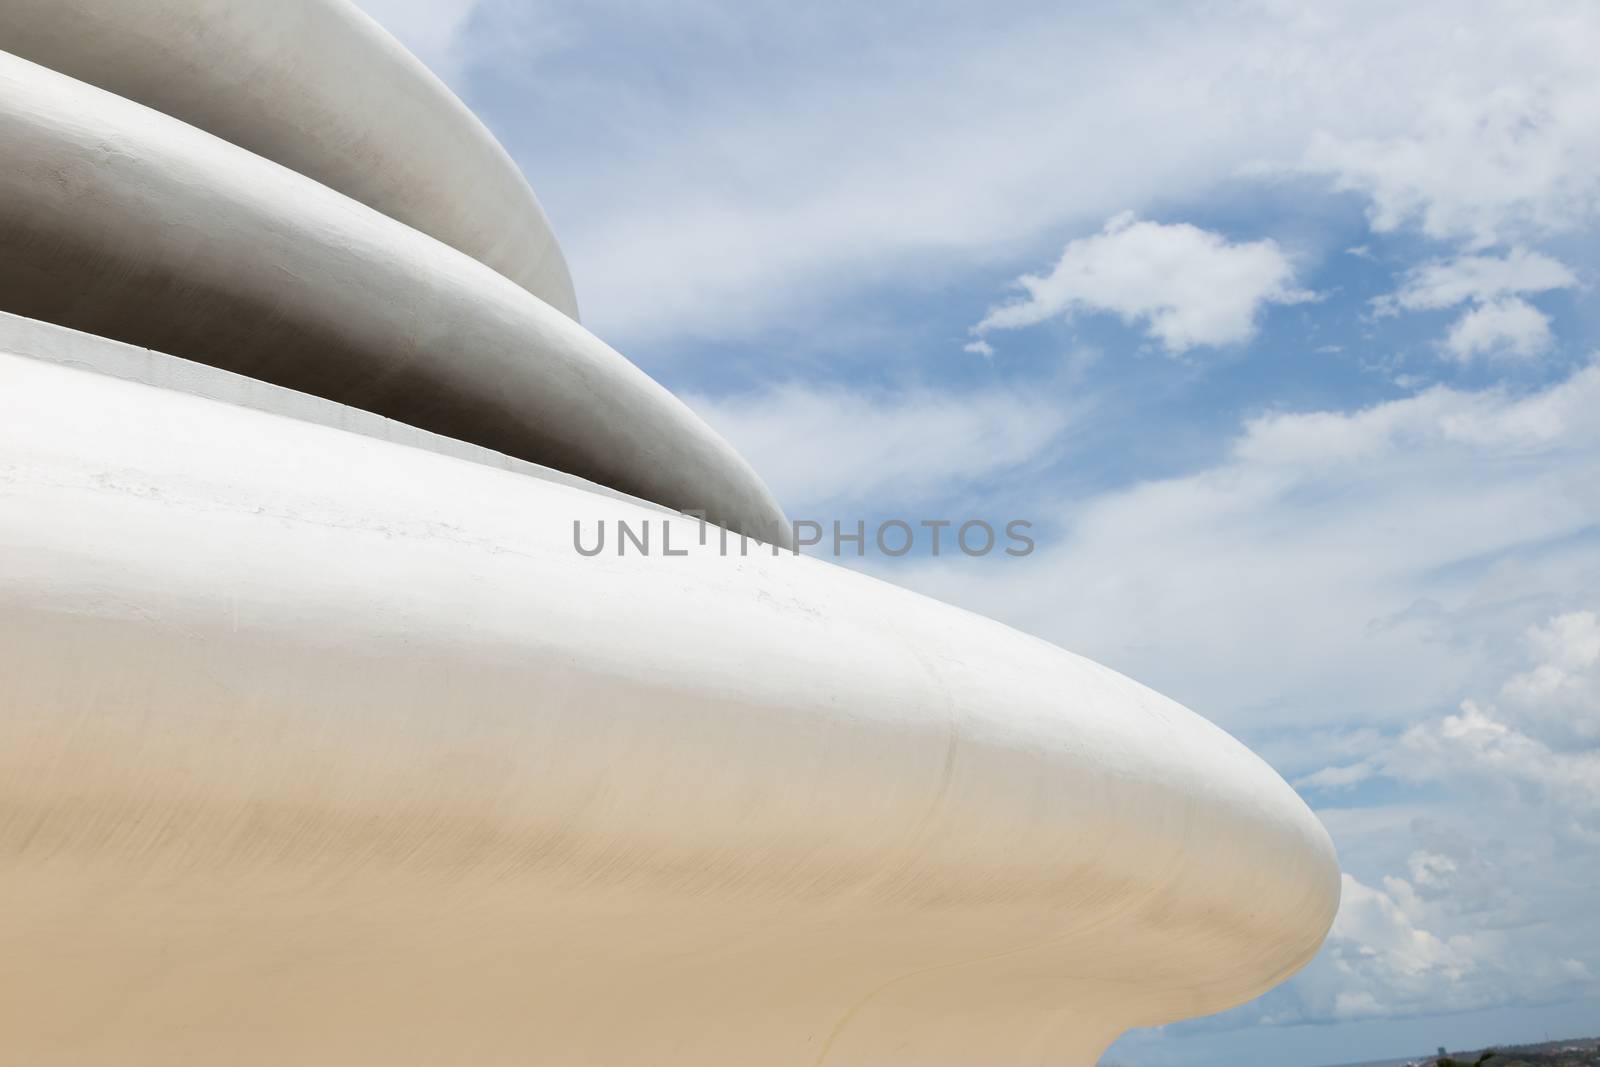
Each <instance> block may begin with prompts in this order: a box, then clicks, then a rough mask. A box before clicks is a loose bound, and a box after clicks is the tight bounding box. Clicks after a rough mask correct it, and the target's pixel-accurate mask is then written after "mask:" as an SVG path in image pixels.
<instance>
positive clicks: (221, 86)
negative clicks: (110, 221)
mask: <svg viewBox="0 0 1600 1067" xmlns="http://www.w3.org/2000/svg"><path fill="white" fill-rule="evenodd" d="M0 50H3V51H6V52H10V53H12V54H13V55H18V56H21V57H23V58H25V59H30V60H32V61H34V62H35V63H39V64H41V65H43V66H46V67H49V68H50V69H52V70H58V71H61V72H62V73H64V74H70V75H72V76H73V77H75V78H79V79H81V80H83V81H87V82H91V83H93V84H95V85H98V86H100V87H102V88H104V89H109V90H111V91H112V92H114V93H117V94H118V95H120V96H125V97H127V98H128V99H130V100H136V101H138V102H140V103H142V104H147V105H149V106H150V107H152V108H154V109H156V110H157V111H162V112H165V113H166V114H169V115H173V116H176V117H177V118H180V119H182V120H184V121H185V122H188V123H190V124H191V125H194V126H198V127H199V128H201V129H203V130H207V131H209V132H211V133H214V134H216V135H217V136H219V137H222V138H223V139H225V140H228V141H231V142H233V143H234V144H236V145H240V146H242V147H244V148H247V149H249V150H250V151H252V152H255V153H258V154H259V155H262V156H265V157H267V158H268V159H271V160H275V161H277V162H279V163H282V164H283V165H285V166H287V167H289V168H290V169H291V170H296V171H299V172H301V173H302V174H306V175H308V176H310V177H312V178H315V179H316V180H317V181H319V182H322V183H323V184H324V185H328V186H330V187H332V188H334V189H337V190H338V191H339V192H342V193H344V194H346V195H348V196H350V197H353V198H354V199H356V200H359V201H361V202H362V203H364V204H367V205H369V206H371V207H373V208H376V209H377V210H379V211H381V212H383V213H384V214H387V215H390V216H392V217H394V218H396V219H399V220H400V221H401V222H404V223H406V224H408V225H410V226H413V227H415V228H416V229H419V230H421V231H422V232H424V233H427V234H430V235H431V236H433V237H436V238H438V239H439V240H441V241H443V242H445V243H446V244H448V245H452V246H453V247H455V248H458V249H460V250H461V251H463V252H465V253H467V254H468V255H470V256H473V257H474V258H476V259H479V260H481V261H483V262H484V263H487V264H488V265H489V266H491V267H493V268H495V269H496V270H498V271H499V272H500V273H502V274H504V275H506V276H507V277H508V278H510V279H512V280H513V281H515V282H517V283H518V284H520V285H522V286H523V287H525V288H526V289H527V290H528V291H529V292H532V293H534V294H535V295H537V296H539V297H541V298H542V299H544V300H546V301H548V302H549V303H550V304H551V305H552V306H554V307H556V308H558V309H560V310H561V311H562V312H564V313H566V314H568V315H571V316H572V317H574V318H576V317H577V302H576V299H575V297H574V295H573V290H572V279H571V277H570V276H569V274H568V271H567V265H566V260H565V259H564V258H563V256H562V254H561V249H560V247H559V245H558V244H557V243H556V239H555V236H554V234H553V233H552V232H551V229H550V223H549V220H548V219H546V217H545V213H544V209H543V208H541V207H540V205H539V201H538V199H537V197H535V195H534V193H533V190H532V188H530V187H529V185H528V182H527V180H526V179H525V178H524V177H523V175H522V172H521V171H520V170H519V169H518V168H517V165H516V164H515V163H514V162H513V161H512V160H511V158H510V156H508V155H507V154H506V152H505V150H504V149H503V148H502V147H501V146H500V144H499V142H498V141H496V140H495V139H494V137H493V135H491V134H490V133H489V131H488V130H487V129H486V128H484V126H483V123H481V122H480V121H478V118H477V116H475V115H473V114H472V112H471V111H470V110H468V109H467V107H466V106H465V105H463V104H462V103H461V101H460V100H458V99H456V97H455V95H454V94H452V93H451V92H450V90H449V89H447V88H446V87H445V86H444V84H443V83H442V82H440V81H439V80H438V79H437V78H436V77H434V76H433V74H432V73H430V72H429V71H428V70H427V68H426V67H424V66H423V65H422V64H421V63H420V62H419V61H418V60H417V59H416V58H414V57H413V56H412V55H411V54H410V53H409V52H407V51H406V50H405V49H404V48H403V47H402V46H401V45H400V44H399V43H398V42H397V41H395V40H394V39H393V38H392V37H390V36H389V35H388V34H387V33H386V32H385V31H384V30H383V29H381V28H380V27H379V26H378V25H377V23H375V22H373V21H372V20H371V19H370V18H368V17H367V16H366V15H365V14H364V13H362V12H361V11H360V10H359V9H358V8H356V6H355V5H354V4H352V3H349V2H348V0H0ZM0 151H3V149H0Z"/></svg>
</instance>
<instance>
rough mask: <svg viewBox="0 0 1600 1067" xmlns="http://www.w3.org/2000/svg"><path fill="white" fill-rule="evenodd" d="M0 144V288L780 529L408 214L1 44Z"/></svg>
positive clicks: (652, 407)
mask: <svg viewBox="0 0 1600 1067" xmlns="http://www.w3.org/2000/svg"><path fill="white" fill-rule="evenodd" d="M110 6H112V7H115V6H116V5H110ZM135 6H137V5H135ZM244 6H245V7H249V6H252V5H244ZM0 158H3V159H4V160H5V164H4V166H0V248H4V250H5V255H4V256H3V257H0V310H6V311H10V312H13V313H16V314H20V315H24V316H27V317H29V318H34V319H39V320H42V321H46V322H53V323H57V324H60V325H64V326H69V327H72V328H74V329H78V330H83V331H85V332H88V333H93V334H97V335H100V336H103V337H109V338H114V339H117V340H121V341H126V342H129V343H132V344H136V345H141V346H144V347H147V348H152V349H156V350H159V351H163V352H168V353H171V354H174V355H178V356H183V357H185V358H188V359H193V360H196V361H198V362H202V363H208V364H211V365H214V366H218V367H222V368H225V369H227V370H231V371H236V372H238V373H241V374H245V375H247V376H250V377H254V378H259V379H261V380H264V381H268V382H273V383H275V384H278V385H283V386H286V387H289V388H292V389H296V390H299V391H302V392H306V393H311V394H313V395H316V396H321V397H326V398H328V399H330V400H334V401H337V402H339V403H344V404H349V405H352V406H354V407H359V408H363V409H365V410H368V411H373V412H376V413H378V414H381V415H385V416H388V417H390V418H393V419H396V420H398V421H401V422H404V423H407V424H409V425H413V426H416V427H419V428H422V429H425V430H430V431H433V432H436V433H439V434H443V435H445V436H448V437H454V438H459V439H461V440H464V441H469V442H472V443H474V444H478V445H482V446H484V447H487V448H492V449H495V450H497V451H501V452H505V453H507V454H508V455H512V456H515V457H517V458H520V459H525V460H528V461H531V462H535V463H541V464H544V465H547V466H551V467H555V468H557V469H559V470H563V471H566V472H568V473H571V474H574V475H577V476H579V477H582V478H587V479H590V480H593V481H596V482H599V483H601V484H604V485H607V486H610V487H612V488H614V489H617V490H619V491H621V492H624V493H628V494H630V495H634V496H638V497H642V498H644V499H647V500H651V501H654V502H657V503H660V504H662V505H665V506H667V507H670V508H674V509H676V510H680V511H694V512H703V513H704V514H705V515H706V516H707V517H708V518H709V519H710V521H712V522H714V523H717V524H718V525H721V526H726V527H728V528H730V529H733V530H736V531H739V532H742V533H746V534H749V535H750V536H753V537H756V538H759V539H761V540H763V541H766V542H770V543H774V544H782V545H787V544H789V543H790V541H791V537H792V535H791V533H790V531H789V529H788V524H787V522H786V520H785V518H784V516H783V513H782V510H781V509H780V508H779V507H778V505H777V502H776V501H775V500H774V499H773V497H772V495H771V493H770V492H769V491H768V490H767V489H766V487H765V486H764V485H763V484H762V482H761V480H760V478H758V477H757V476H756V474H755V473H754V471H752V470H751V469H750V467H749V465H748V464H747V463H746V462H745V461H744V460H743V459H742V458H741V457H740V456H739V455H738V454H737V453H736V452H735V451H734V450H733V449H732V448H731V447H730V446H729V445H728V444H727V443H726V442H725V441H723V440H722V438H720V437H719V436H717V434H716V433H714V432H713V431H712V430H711V429H710V428H709V427H708V426H706V425H705V423H704V422H703V421H702V420H700V419H699V418H698V417H697V416H695V415H694V414H693V413H692V412H690V411H689V409H688V408H687V407H686V406H685V405H684V404H683V403H682V402H681V401H680V400H678V399H677V398H676V397H674V396H673V395H672V394H671V393H669V392H668V391H667V390H665V389H663V388H662V387H661V386H660V385H658V384H657V383H656V382H654V381H653V380H651V379H650V377H649V376H648V375H646V374H645V373H644V372H642V371H640V370H639V369H638V368H637V367H635V366H634V365H633V364H631V363H629V362H628V361H627V360H626V359H624V358H623V357H622V356H620V355H618V354H617V353H616V352H615V351H613V350H612V349H611V348H609V347H608V346H607V345H605V344H604V343H603V342H601V341H600V340H598V339H597V338H595V337H594V336H593V335H592V334H590V333H589V332H588V331H586V330H585V329H584V328H583V327H582V326H580V325H579V324H578V323H576V322H575V321H573V320H572V319H570V318H568V317H567V316H565V315H563V314H561V313H560V312H558V311H556V310H555V309H553V308H552V307H551V306H550V305H549V304H547V303H546V302H545V301H542V300H540V299H538V298H537V297H534V296H532V295H531V294H529V293H528V292H527V291H526V290H525V289H523V288H521V287H520V286H518V285H516V284H515V283H513V282H511V281H510V280H508V279H507V278H506V277H505V276H503V275H502V274H500V273H498V272H496V271H494V270H492V269H490V268H489V267H487V266H485V265H484V264H483V263H480V262H479V261H477V260H475V259H473V258H472V257H470V256H468V255H466V254H464V253H462V252H459V251H457V250H455V249H453V248H451V247H449V246H447V245H445V244H443V243H442V242H440V241H438V240H436V239H434V238H432V237H429V236H427V235H426V234H423V233H421V232H419V231H417V230H415V229H413V228H411V227H410V226H407V225H404V224H403V223H401V222H398V221H396V220H395V219H392V218H390V217H388V216H387V215H384V214H382V213H380V212H378V211H375V210H373V209H372V208H369V207H367V206H365V205H363V204H360V203H358V202H356V201H355V200H352V199H350V198H349V197H347V196H344V195H342V194H340V193H338V192H336V191H334V190H332V189H330V188H328V187H327V186H324V185H322V184H320V183H318V182H316V181H313V180H312V179H310V178H308V177H305V176H304V175H302V174H299V173H297V172H295V171H293V170H290V169H288V168H287V167H284V166H280V165H278V164H276V163H273V162H271V161H269V160H267V159H265V158H263V157H261V156H258V155H255V154H253V153H251V152H247V151H245V150H244V149H242V148H239V147H237V146H236V145H233V144H230V143H228V142H227V141H224V140H222V139H220V138H218V137H215V136H212V135H211V134H208V133H205V132H203V131H202V130H199V129H197V128H195V127H193V126H190V125H188V124H186V123H183V122H180V121H178V120H177V119H174V118H171V117H169V116H167V115H163V114H160V113H158V112H156V111H153V110H151V109H149V108H147V107H144V106H142V105H140V104H136V103H133V102H131V101H129V100H126V99H124V98H122V97H119V96H116V95H114V94H112V93H109V92H105V91H103V90H101V89H97V88H95V87H93V86H90V85H88V84H86V83H83V82H80V81H77V80H76V79H73V78H70V77H68V76H66V75H64V74H60V73H57V72H55V71H51V70H48V69H46V68H44V67H41V66H38V65H36V64H34V63H31V62H28V61H26V60H23V59H19V58H17V57H15V56H11V55H6V54H0ZM468 199H470V197H468Z"/></svg>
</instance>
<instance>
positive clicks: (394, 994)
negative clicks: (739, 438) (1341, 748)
mask: <svg viewBox="0 0 1600 1067" xmlns="http://www.w3.org/2000/svg"><path fill="white" fill-rule="evenodd" d="M13 336H15V335H13ZM11 347H13V348H16V347H21V344H20V343H18V342H16V341H15V340H13V341H12V344H11ZM602 518H605V519H610V520H616V519H619V518H626V519H631V520H634V521H636V522H638V521H642V520H644V519H646V518H651V519H655V520H657V521H658V522H659V521H660V519H661V516H660V515H659V514H657V513H653V512H646V511H641V510H638V509H635V508H633V507H631V506H630V505H628V504H626V503H623V502H620V501H616V500H614V499H610V498H607V497H602V496H598V495H594V494H590V493H586V492H583V491H581V490H579V489H575V488H572V487H568V486H562V485H557V484H553V483H550V482H546V481H541V480H538V479H534V478H528V477H524V476H520V475H517V474H514V473H511V472H507V471H503V470H497V469H493V468H490V467H487V466H483V465H479V464H475V463H470V462H466V461H464V460H462V459H458V458H452V457H447V456H442V455H437V454H433V453H430V452H427V451H424V450H421V449H416V448H405V447H400V446H398V445H395V444H392V443H388V442H385V441H381V440H376V439H373V438H370V437H366V436H361V435H357V434H352V433H347V432H343V431H340V430H337V429H332V428H329V427H325V426H320V425H313V424H308V423H303V422H298V421H295V420H292V419H288V418H283V417H281V416H276V415H272V414H268V413H264V412H260V411H253V410H248V409H243V408H239V407H235V406H230V405H226V404H222V403H218V402H216V401H213V400H209V399H206V398H203V397H197V396H194V395H189V394H186V393H182V392H176V391H170V390H163V389H156V388H152V387H149V386H145V385H141V384H137V383H134V382H129V381H124V380H119V379H117V378H114V377H109V376H106V375H103V374H99V373H92V372H89V371H86V370H78V369H73V368H70V367H66V366H62V365H59V364H55V363H51V362H46V361H43V360H39V359H28V358H21V357H19V356H16V355H5V354H0V656H3V658H4V669H3V670H0V1035H4V1041H5V1043H6V1045H5V1048H6V1052H7V1053H8V1055H9V1056H10V1057H11V1058H12V1059H14V1060H15V1061H16V1062H19V1063H28V1064H43V1065H49V1064H103V1063H117V1064H126V1065H140V1064H161V1065H170V1064H177V1063H230V1064H284V1063H296V1064H329V1065H334V1064H337V1065H342V1067H345V1065H355V1064H385V1065H391V1064H401V1063H409V1064H430V1065H433V1064H473V1065H493V1064H528V1063H550V1064H573V1065H580V1064H594V1065H601V1064H604V1065H617V1064H639V1063H649V1064H662V1065H674V1064H683V1065H694V1067H706V1065H714V1064H727V1065H739V1067H746V1065H751V1064H762V1065H771V1067H786V1065H824V1064H862V1065H865V1064H873V1065H881V1064H905V1065H917V1067H938V1065H946V1064H949V1065H955V1064H962V1065H975V1064H985V1065H987V1064H1081V1065H1087V1064H1090V1063H1092V1062H1093V1060H1094V1057H1095V1056H1096V1055H1097V1053H1098V1052H1099V1051H1100V1050H1101V1049H1102V1048H1103V1047H1104V1046H1105V1045H1106V1044H1107V1043H1108V1042H1109V1041H1111V1040H1112V1039H1113V1038H1114V1037H1115V1036H1116V1035H1117V1034H1118V1033H1119V1032H1120V1031H1122V1030H1123V1029H1125V1028H1127V1027H1129V1026H1135V1025H1152V1024H1157V1023H1161V1022H1165V1021H1169V1020H1172V1019H1176V1018H1180V1017H1187V1016H1192V1015H1196V1014H1201V1013H1205V1012H1211V1011H1216V1010H1220V1009H1222V1008H1225V1007H1228V1006H1229V1005H1232V1004H1234V1003H1237V1002H1239V1001H1242V1000H1244V999H1246V998H1249V997H1252V996H1254V995H1256V994H1258V993H1260V992H1262V991H1264V990H1265V989H1267V988H1268V987H1270V986H1271V985H1273V984H1274V983H1276V982H1277V981H1279V980H1281V979H1282V978H1284V977H1285V976H1287V975H1288V974H1289V973H1290V972H1292V971H1293V970H1294V969H1296V968H1297V967H1299V966H1300V965H1302V964H1303V963H1304V962H1305V961H1306V960H1307V959H1308V958H1309V957H1310V956H1311V955H1312V953H1314V951H1315V950H1316V948H1317V946H1318V944H1319V943H1320V942H1321V940H1322V937H1323V935H1324V933H1325V932H1326V930H1327V927H1328V924H1329V922H1330V921H1331V919H1332V916H1333V913H1334V910H1335V908H1336V905H1337V897H1338V872H1337V866H1336V862H1335V858H1334V855H1333V852H1332V848H1331V846H1330V844H1329V841H1328V838H1327V836H1326V834H1325V833H1324V831H1323V830H1322V828H1321V826H1320V825H1319V824H1318V823H1317V821H1316V820H1315V818H1314V817H1313V816H1312V815H1311V813H1310V812H1309V811H1308V810H1307V809H1306V807H1305V806H1304V805H1303V804H1302V803H1301V802H1300V800H1299V799H1298V798H1297V797H1296V796H1295V794H1294V793H1293V792H1292V791H1291V790H1290V789H1289V788H1288V786H1286V785H1285V784H1284V783H1283V781H1282V780H1281V779H1279V778H1278V777H1277V775H1275V774H1274V773H1273V772H1272V771H1271V770H1270V769H1269V768H1268V767H1267V766H1266V765H1265V764H1263V763H1262V762H1261V761H1260V760H1259V759H1257V758H1256V757H1255V756H1254V755H1252V754H1251V753H1249V752H1248V751H1247V750H1245V749H1244V748H1243V747H1242V746H1240V745H1239V744H1237V743H1236V742H1235V741H1233V740H1232V739H1231V738H1229V737H1227V736H1226V735H1225V734H1223V733H1222V732H1221V731H1220V730H1218V729H1216V728H1215V727H1213V726H1211V725H1210V724H1208V723H1206V722H1205V721H1204V720H1202V719H1200V718H1199V717H1197V716H1195V715H1194V714H1192V713H1191V712H1189V711H1187V710H1185V709H1184V708H1182V707H1180V706H1179V705H1177V704H1175V703H1173V702H1172V701H1170V700H1168V699H1166V698H1163V697H1161V696H1159V695H1157V694H1156V693H1153V692H1151V691H1150V690H1148V689H1146V688H1144V687H1142V686H1140V685H1138V684H1136V683H1134V682H1132V681H1130V680H1128V679H1126V678H1123V677H1121V676H1119V675H1117V674H1115V673H1114V672H1112V671H1109V670H1106V669H1105V668H1102V667H1099V666H1096V665H1095V664H1092V663H1090V662H1088V661H1086V660H1083V659H1081V658H1079V657H1077V656H1073V655H1071V654H1069V653H1066V652H1063V651H1061V650H1059V649H1056V648H1054V647H1051V646H1049V645H1047V644H1045V643H1043V642H1040V641H1037V640H1035V639H1032V638H1029V637H1026V636H1024V635H1022V634H1019V633H1016V632H1015V631H1012V630H1009V629H1007V628H1005V627H1003V626H1001V625H999V624H997V623H994V622H991V621H988V620H985V619H982V618H979V617H976V616H973V615H970V614H967V613H964V612H961V611H958V610H955V609H953V608H949V607H945V606H943V605H940V604H937V603H934V602H931V601H928V600H926V599H923V598H921V597H918V596H915V595H913V594H910V593H908V592H905V591H902V590H899V589H896V588H894V587H891V586H888V585H885V584H882V583H879V582H876V581H873V580H871V579H868V578H866V577H863V576H861V575H858V574H854V573H851V572H848V571H845V570H843V569H840V568H837V567H834V566H832V565H829V564H826V563H823V562H820V561H816V560H810V559H804V558H799V559H797V558H791V557H787V556H785V557H783V558H778V559H774V558H771V557H767V556H753V557H751V558H746V559H740V558H723V557H720V556H718V555H716V554H715V553H713V552H710V551H707V550H695V551H693V552H692V554H691V555H689V556H688V557H684V558H665V557H661V556H659V555H658V556H653V557H650V558H640V557H638V556H636V555H630V556H628V557H626V558H618V557H617V556H616V555H613V554H610V553H608V554H606V555H604V556H601V557H597V558H594V559H582V558H579V557H578V556H577V555H576V554H575V553H574V550H573V548H572V543H571V537H572V522H573V520H574V519H583V520H585V521H586V522H589V523H593V522H596V521H598V520H600V519H602ZM676 530H677V532H678V533H679V534H680V535H681V540H680V541H679V542H678V543H679V544H690V543H692V542H693V541H694V532H695V524H694V523H693V522H691V521H687V520H682V521H680V522H679V523H678V524H677V526H676ZM658 535H659V531H658Z"/></svg>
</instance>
